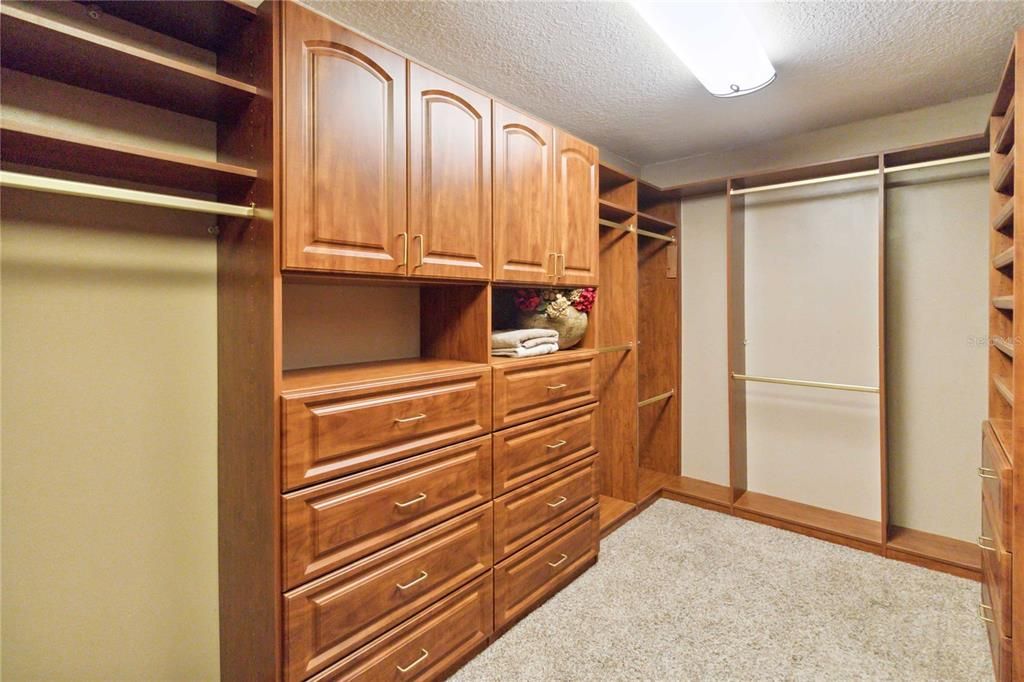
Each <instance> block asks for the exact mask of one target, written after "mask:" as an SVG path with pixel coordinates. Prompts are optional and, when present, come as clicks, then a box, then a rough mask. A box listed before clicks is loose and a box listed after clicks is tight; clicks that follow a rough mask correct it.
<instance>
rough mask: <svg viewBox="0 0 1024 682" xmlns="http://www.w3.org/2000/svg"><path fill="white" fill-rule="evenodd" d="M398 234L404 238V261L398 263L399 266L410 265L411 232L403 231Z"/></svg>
mask: <svg viewBox="0 0 1024 682" xmlns="http://www.w3.org/2000/svg"><path fill="white" fill-rule="evenodd" d="M398 236H399V237H401V238H402V262H401V263H399V264H398V267H400V268H404V267H405V266H407V265H409V233H408V232H403V233H402V234H400V235H398Z"/></svg>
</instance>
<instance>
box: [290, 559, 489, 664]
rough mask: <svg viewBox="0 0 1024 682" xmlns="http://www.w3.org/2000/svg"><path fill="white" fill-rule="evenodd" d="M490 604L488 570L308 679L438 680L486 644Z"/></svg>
mask: <svg viewBox="0 0 1024 682" xmlns="http://www.w3.org/2000/svg"><path fill="white" fill-rule="evenodd" d="M493 602H494V589H493V579H492V577H491V573H490V572H488V573H487V574H485V575H484V576H482V577H480V578H477V579H476V580H474V581H473V582H471V583H470V584H469V585H466V586H465V587H463V588H462V589H460V590H459V591H457V592H456V593H455V594H452V595H450V596H448V597H445V598H444V599H442V600H441V601H439V602H438V603H437V604H434V605H433V606H431V607H430V608H429V609H427V610H426V611H424V612H423V613H420V614H419V615H417V616H414V617H413V618H410V619H409V620H408V621H406V622H404V623H402V624H401V625H399V626H398V627H397V628H395V629H394V630H392V631H391V632H389V633H388V634H386V635H384V636H383V637H381V638H379V639H377V640H375V641H374V642H372V643H370V644H368V645H366V646H365V647H363V648H362V649H360V650H359V651H357V652H355V653H354V654H352V655H351V656H349V657H347V658H345V659H344V660H341V661H339V662H338V663H336V664H334V665H332V666H331V667H330V668H328V669H326V670H324V671H323V672H322V673H320V674H319V675H317V676H315V677H313V678H310V679H311V680H312V681H313V682H326V681H327V680H356V679H362V680H381V681H382V682H384V681H388V680H394V681H395V682H398V681H399V680H402V681H405V680H433V679H441V677H442V676H443V675H444V674H445V673H446V672H447V671H449V670H451V669H452V668H453V667H455V666H457V665H459V664H460V663H462V662H464V661H465V660H466V659H468V658H469V657H470V656H471V655H473V654H474V653H476V652H477V651H478V650H480V649H482V648H483V647H484V646H486V645H487V640H488V637H490V635H491V631H492V629H493V615H492V614H493V609H492V605H493Z"/></svg>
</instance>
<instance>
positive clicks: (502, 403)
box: [494, 351, 597, 429]
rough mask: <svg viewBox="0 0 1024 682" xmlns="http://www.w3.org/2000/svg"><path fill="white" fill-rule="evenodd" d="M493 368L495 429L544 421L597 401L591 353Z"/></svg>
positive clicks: (536, 359) (514, 362) (530, 360)
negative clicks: (557, 414)
mask: <svg viewBox="0 0 1024 682" xmlns="http://www.w3.org/2000/svg"><path fill="white" fill-rule="evenodd" d="M567 355H568V357H559V356H558V354H557V353H556V354H553V355H551V356H549V357H541V358H529V359H525V360H516V361H508V362H501V363H498V364H495V365H494V428H495V429H500V428H504V427H506V426H512V425H514V424H521V423H523V422H526V421H530V420H533V419H537V418H538V417H546V416H547V415H549V414H554V413H555V412H561V411H563V410H567V409H569V408H572V407H578V406H580V405H585V404H587V403H592V402H595V401H596V400H597V380H596V376H595V358H596V357H597V356H596V355H595V354H594V353H581V352H579V351H573V352H571V353H568V354H567Z"/></svg>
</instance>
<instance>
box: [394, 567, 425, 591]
mask: <svg viewBox="0 0 1024 682" xmlns="http://www.w3.org/2000/svg"><path fill="white" fill-rule="evenodd" d="M428 575H430V574H429V573H427V572H426V571H420V577H419V578H416V579H415V580H413V581H412V582H408V583H406V584H404V585H403V584H402V583H396V584H395V587H397V588H398V589H400V590H408V589H409V588H410V587H412V586H413V585H415V584H417V583H421V582H423V581H424V580H426V579H427V576H428Z"/></svg>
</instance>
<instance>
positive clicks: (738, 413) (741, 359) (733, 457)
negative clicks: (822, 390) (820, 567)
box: [725, 180, 747, 501]
mask: <svg viewBox="0 0 1024 682" xmlns="http://www.w3.org/2000/svg"><path fill="white" fill-rule="evenodd" d="M732 187H733V186H732V181H731V180H730V181H729V186H728V188H727V190H726V191H727V193H729V194H728V196H729V206H728V211H727V214H726V215H727V219H726V228H725V229H726V237H725V239H726V242H725V243H726V289H727V293H726V298H727V301H728V302H727V305H728V306H729V310H728V313H727V322H726V324H727V327H728V332H727V334H728V339H729V351H728V352H729V376H728V377H726V378H725V380H726V381H728V382H729V487H731V488H732V499H733V501H736V500H738V499H739V498H740V497H742V496H743V493H745V492H746V491H747V389H746V386H745V384H743V383H741V382H738V381H733V379H732V375H733V374H744V373H746V367H747V351H746V329H745V327H746V325H745V324H744V318H745V315H746V314H745V312H744V300H745V294H744V268H743V251H744V232H745V228H744V224H743V208H744V201H743V195H739V196H733V195H732V194H731V192H732Z"/></svg>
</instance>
